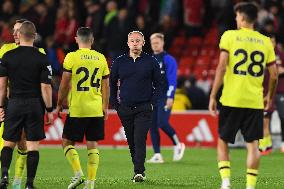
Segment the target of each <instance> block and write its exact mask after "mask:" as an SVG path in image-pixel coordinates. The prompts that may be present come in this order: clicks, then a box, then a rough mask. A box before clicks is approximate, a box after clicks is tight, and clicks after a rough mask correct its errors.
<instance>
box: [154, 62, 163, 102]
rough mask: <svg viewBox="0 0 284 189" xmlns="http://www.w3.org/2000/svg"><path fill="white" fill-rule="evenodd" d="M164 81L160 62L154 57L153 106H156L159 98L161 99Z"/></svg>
mask: <svg viewBox="0 0 284 189" xmlns="http://www.w3.org/2000/svg"><path fill="white" fill-rule="evenodd" d="M162 86H163V80H162V75H161V69H160V66H159V63H158V60H157V59H156V58H154V57H153V90H154V91H153V96H152V104H153V105H156V104H157V102H158V100H159V98H161V93H162Z"/></svg>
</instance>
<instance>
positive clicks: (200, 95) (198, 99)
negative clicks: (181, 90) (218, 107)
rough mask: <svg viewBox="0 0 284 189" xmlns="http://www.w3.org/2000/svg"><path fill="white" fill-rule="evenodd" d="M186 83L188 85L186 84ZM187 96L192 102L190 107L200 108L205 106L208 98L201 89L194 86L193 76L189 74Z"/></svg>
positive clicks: (194, 79)
mask: <svg viewBox="0 0 284 189" xmlns="http://www.w3.org/2000/svg"><path fill="white" fill-rule="evenodd" d="M187 85H188V86H187ZM187 85H186V87H187V89H186V90H187V96H188V98H189V100H190V101H191V104H192V109H195V110H202V109H206V108H207V104H208V99H207V98H206V95H205V93H204V92H203V90H202V89H200V88H199V87H198V86H196V78H195V76H190V78H189V83H187Z"/></svg>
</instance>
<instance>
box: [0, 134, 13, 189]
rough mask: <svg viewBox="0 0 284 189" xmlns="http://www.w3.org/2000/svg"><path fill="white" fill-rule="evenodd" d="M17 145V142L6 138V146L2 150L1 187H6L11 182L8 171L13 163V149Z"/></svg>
mask: <svg viewBox="0 0 284 189" xmlns="http://www.w3.org/2000/svg"><path fill="white" fill-rule="evenodd" d="M15 146H16V143H15V142H12V141H5V140H4V147H3V149H2V151H1V183H0V188H1V189H6V188H7V186H8V182H9V173H8V171H9V168H10V165H11V161H12V157H13V150H14V148H15Z"/></svg>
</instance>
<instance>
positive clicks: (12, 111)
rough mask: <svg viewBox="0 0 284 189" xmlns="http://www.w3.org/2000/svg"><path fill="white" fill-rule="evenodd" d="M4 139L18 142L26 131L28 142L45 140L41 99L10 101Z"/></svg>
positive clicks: (14, 99) (16, 99)
mask: <svg viewBox="0 0 284 189" xmlns="http://www.w3.org/2000/svg"><path fill="white" fill-rule="evenodd" d="M4 122H5V124H4V133H3V139H4V140H6V141H12V142H17V141H20V140H21V134H22V130H23V129H24V131H25V134H26V139H27V141H40V140H42V139H44V138H45V133H44V114H43V111H42V103H41V100H40V98H28V99H23V98H12V99H9V101H8V106H7V111H6V115H5V121H4Z"/></svg>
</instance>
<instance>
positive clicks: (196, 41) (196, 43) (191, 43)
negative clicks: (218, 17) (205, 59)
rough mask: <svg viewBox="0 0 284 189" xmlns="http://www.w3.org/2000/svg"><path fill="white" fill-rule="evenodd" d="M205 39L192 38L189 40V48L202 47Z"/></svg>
mask: <svg viewBox="0 0 284 189" xmlns="http://www.w3.org/2000/svg"><path fill="white" fill-rule="evenodd" d="M202 42H203V39H202V38H201V37H191V38H189V39H188V40H187V44H188V45H189V46H195V47H200V46H201V45H202Z"/></svg>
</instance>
